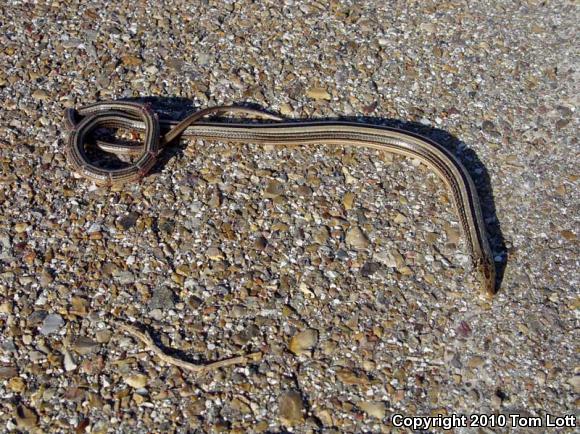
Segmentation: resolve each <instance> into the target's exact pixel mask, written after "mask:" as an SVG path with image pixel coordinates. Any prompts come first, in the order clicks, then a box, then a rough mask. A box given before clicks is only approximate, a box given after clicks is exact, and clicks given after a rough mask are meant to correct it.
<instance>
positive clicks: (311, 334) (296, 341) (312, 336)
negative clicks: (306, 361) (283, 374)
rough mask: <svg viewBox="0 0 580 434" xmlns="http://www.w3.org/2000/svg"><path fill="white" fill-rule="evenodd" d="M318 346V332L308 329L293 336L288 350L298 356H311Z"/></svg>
mask: <svg viewBox="0 0 580 434" xmlns="http://www.w3.org/2000/svg"><path fill="white" fill-rule="evenodd" d="M317 344H318V331H317V330H315V329H307V330H304V331H301V332H300V333H297V334H295V335H294V336H292V338H291V339H290V342H289V344H288V348H289V349H290V351H292V352H293V353H294V354H296V355H301V354H310V353H311V352H312V350H313V349H314V348H315V347H316V345H317Z"/></svg>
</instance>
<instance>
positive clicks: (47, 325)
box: [40, 313, 64, 336]
mask: <svg viewBox="0 0 580 434" xmlns="http://www.w3.org/2000/svg"><path fill="white" fill-rule="evenodd" d="M63 325H64V320H63V319H62V316H60V315H59V314H57V313H51V314H49V315H47V316H46V317H45V318H44V320H43V321H42V325H41V327H40V333H41V334H43V335H45V336H47V335H50V334H53V333H56V332H58V331H59V330H60V329H61V328H62V326H63Z"/></svg>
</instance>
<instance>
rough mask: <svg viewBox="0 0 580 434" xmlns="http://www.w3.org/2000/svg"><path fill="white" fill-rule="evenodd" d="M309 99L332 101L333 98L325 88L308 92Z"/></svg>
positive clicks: (313, 88)
mask: <svg viewBox="0 0 580 434" xmlns="http://www.w3.org/2000/svg"><path fill="white" fill-rule="evenodd" d="M306 96H307V97H308V98H313V99H325V100H330V99H331V98H332V97H331V96H330V94H329V93H328V92H327V90H326V89H325V88H323V87H312V88H310V89H308V92H306Z"/></svg>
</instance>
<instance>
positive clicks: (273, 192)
mask: <svg viewBox="0 0 580 434" xmlns="http://www.w3.org/2000/svg"><path fill="white" fill-rule="evenodd" d="M283 193H284V185H283V184H282V183H281V182H279V181H276V180H274V181H270V182H269V183H268V186H267V187H266V189H265V190H264V193H263V195H264V197H265V198H267V199H274V198H276V197H278V196H280V195H282V194H283Z"/></svg>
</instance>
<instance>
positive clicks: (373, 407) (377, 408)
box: [358, 401, 387, 419]
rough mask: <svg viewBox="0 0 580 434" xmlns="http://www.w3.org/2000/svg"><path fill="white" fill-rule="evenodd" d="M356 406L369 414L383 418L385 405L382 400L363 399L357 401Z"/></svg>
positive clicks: (385, 409) (385, 410)
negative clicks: (362, 400)
mask: <svg viewBox="0 0 580 434" xmlns="http://www.w3.org/2000/svg"><path fill="white" fill-rule="evenodd" d="M358 407H359V408H360V409H361V410H362V411H364V412H365V413H366V414H368V415H369V416H373V417H376V418H377V419H383V418H384V417H385V415H386V412H387V407H386V406H385V403H383V402H375V401H364V402H359V404H358Z"/></svg>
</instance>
